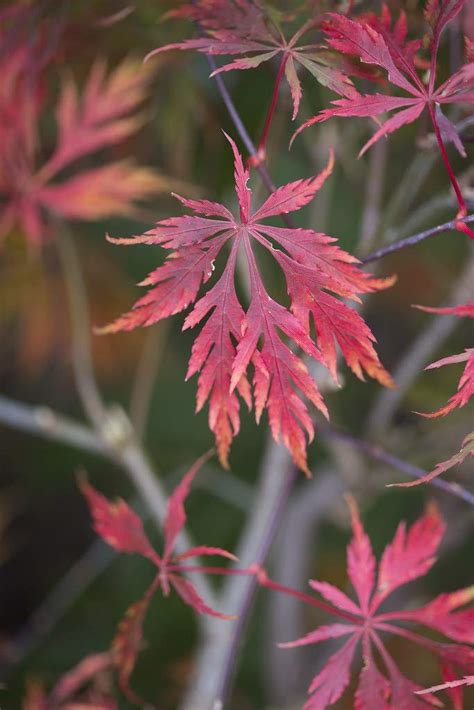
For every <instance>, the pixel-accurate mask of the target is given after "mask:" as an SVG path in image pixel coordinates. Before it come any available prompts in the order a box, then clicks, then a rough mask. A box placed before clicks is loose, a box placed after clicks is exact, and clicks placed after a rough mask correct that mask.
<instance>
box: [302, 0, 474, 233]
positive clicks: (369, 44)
mask: <svg viewBox="0 0 474 710" xmlns="http://www.w3.org/2000/svg"><path fill="white" fill-rule="evenodd" d="M464 4H465V0H441V2H438V0H436V1H435V2H433V1H432V0H428V1H427V3H426V9H425V17H426V19H427V21H428V23H429V24H430V27H431V41H430V53H431V61H430V67H429V78H428V79H427V80H426V81H425V80H424V79H422V78H421V77H420V75H419V74H418V71H417V67H416V64H415V56H416V51H417V49H418V46H419V44H417V43H413V42H412V43H408V44H405V36H406V32H405V29H404V27H403V25H401V31H400V27H399V28H398V29H397V28H395V30H394V31H393V32H390V31H388V28H387V21H386V20H385V21H384V20H383V19H382V20H380V21H379V22H378V23H377V22H374V21H373V19H372V20H370V21H367V20H366V19H364V18H363V17H362V18H359V19H358V20H351V19H349V18H347V17H344V16H343V15H339V14H335V13H331V14H329V15H328V19H327V21H326V22H325V23H323V26H322V28H323V31H324V32H325V34H326V36H327V42H328V44H329V46H330V47H331V48H333V49H335V50H337V51H338V52H341V53H342V54H344V55H349V56H352V57H357V58H358V59H360V61H361V62H363V63H365V64H369V65H375V66H376V67H380V68H381V69H383V70H384V71H385V72H386V73H387V77H388V81H389V82H390V83H391V84H392V85H393V86H395V87H396V88H397V89H402V90H403V91H404V92H405V93H406V94H408V96H406V95H405V96H389V95H387V94H384V93H376V94H358V93H356V94H353V95H352V96H349V97H347V96H346V97H344V98H342V99H337V100H336V101H333V102H332V103H333V107H332V108H328V109H325V110H324V111H322V112H321V113H319V114H317V115H316V116H313V118H310V119H309V120H308V121H306V122H305V123H304V124H303V125H302V126H301V127H300V128H299V129H298V130H297V131H296V132H295V134H294V136H293V139H294V138H295V136H296V135H297V134H298V133H299V132H300V131H302V130H303V129H304V128H307V127H308V126H311V125H313V124H314V123H318V122H321V121H326V120H328V119H329V118H333V117H335V116H341V117H349V116H361V117H363V116H366V117H371V118H375V117H377V116H379V115H381V114H382V113H386V112H391V111H396V110H398V112H397V113H396V114H395V115H394V116H392V117H391V118H389V119H388V120H386V121H385V122H384V123H382V125H381V126H380V128H379V129H378V130H377V131H376V132H375V133H374V135H373V136H372V138H371V139H370V140H369V141H368V142H367V143H366V144H365V146H364V147H363V148H362V150H361V152H360V154H361V155H362V154H363V153H364V152H365V151H366V150H367V149H368V148H370V146H372V145H373V144H374V143H376V142H377V141H378V140H379V139H380V138H381V137H382V136H386V135H388V134H389V133H393V132H394V131H396V130H398V129H399V128H401V127H402V126H404V125H406V124H408V123H412V122H413V121H415V120H416V119H418V118H419V117H420V115H421V114H422V113H423V111H424V110H425V109H427V110H428V112H429V115H430V117H431V120H432V123H433V127H434V131H435V134H436V138H437V140H438V144H439V147H440V150H441V154H442V157H443V160H444V162H445V165H446V168H447V170H448V174H449V177H450V180H451V183H452V185H453V188H454V191H455V193H456V197H457V200H458V203H459V212H458V215H457V216H458V218H462V217H465V216H466V214H467V208H466V204H465V201H464V198H463V195H462V193H461V190H460V188H459V185H458V183H457V181H456V178H455V176H454V173H453V170H452V167H451V164H450V162H449V158H448V155H447V153H446V148H445V142H453V143H454V145H455V146H456V148H457V149H458V150H459V151H460V152H461V154H463V155H465V152H464V149H463V146H462V143H461V140H460V138H459V135H458V133H457V131H456V128H455V126H454V125H453V124H452V123H451V121H450V120H449V119H448V118H447V117H446V116H445V115H444V114H443V112H442V106H449V105H450V104H453V103H461V104H473V103H474V62H470V63H467V64H464V65H463V66H462V67H461V68H460V69H459V70H458V71H456V72H455V73H454V74H453V75H452V76H450V77H449V79H447V80H446V81H445V82H443V83H442V84H441V85H440V86H439V87H438V88H435V84H436V69H437V56H438V49H439V44H440V38H441V34H442V32H443V30H444V28H445V27H446V25H447V24H448V23H449V22H451V21H452V20H453V19H454V18H455V17H456V16H457V15H458V14H459V13H460V12H461V10H462V8H463V6H464ZM293 139H292V140H293ZM457 228H458V229H459V230H461V231H464V232H466V233H467V234H469V235H470V236H471V237H474V232H472V231H471V230H470V229H469V228H468V227H467V225H465V224H464V223H463V222H461V221H458V223H457Z"/></svg>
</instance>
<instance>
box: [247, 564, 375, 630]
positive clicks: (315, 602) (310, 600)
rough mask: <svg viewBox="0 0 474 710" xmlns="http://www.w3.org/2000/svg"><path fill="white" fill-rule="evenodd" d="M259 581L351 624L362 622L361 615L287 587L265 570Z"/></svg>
mask: <svg viewBox="0 0 474 710" xmlns="http://www.w3.org/2000/svg"><path fill="white" fill-rule="evenodd" d="M257 581H258V583H259V585H260V586H261V587H266V588H267V589H273V590H274V591H275V592H281V593H282V594H287V595H289V596H291V597H295V599H299V600H300V601H302V602H304V603H305V604H310V605H311V606H314V607H316V608H317V609H322V610H323V611H326V612H327V613H328V614H333V615H335V616H338V617H339V618H340V619H344V620H345V621H349V622H350V623H351V624H361V623H362V618H361V617H358V616H353V615H352V614H348V613H347V612H345V611H341V609H337V608H336V607H335V606H332V604H327V603H326V602H322V601H320V600H319V599H316V597H313V596H311V595H310V594H305V593H304V592H300V591H299V590H298V589H293V588H292V587H287V586H286V585H284V584H279V583H278V582H274V581H273V580H272V579H270V578H269V577H267V575H266V573H265V572H264V571H263V570H262V572H261V573H260V574H257Z"/></svg>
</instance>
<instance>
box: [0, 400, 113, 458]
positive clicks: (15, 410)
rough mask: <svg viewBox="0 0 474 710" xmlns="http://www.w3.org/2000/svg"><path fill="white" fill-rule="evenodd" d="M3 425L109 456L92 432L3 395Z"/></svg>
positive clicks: (0, 415) (0, 416) (0, 418)
mask: <svg viewBox="0 0 474 710" xmlns="http://www.w3.org/2000/svg"><path fill="white" fill-rule="evenodd" d="M0 422H1V423H2V424H5V425H6V426H8V427H10V428H12V429H19V430H20V431H26V432H28V433H30V434H34V435H37V436H41V437H43V438H45V439H49V440H51V441H55V442H57V443H59V444H66V445H67V446H73V447H74V448H76V449H81V450H82V451H88V452H90V453H92V454H101V455H102V456H106V455H108V449H107V447H106V446H105V445H104V443H103V441H101V439H99V437H98V436H97V435H96V434H95V433H94V432H93V431H92V430H91V429H89V428H88V427H86V426H84V425H82V424H79V423H77V422H74V421H73V420H72V419H69V418H68V417H66V416H64V415H63V414H58V413H57V412H55V411H53V410H52V409H50V408H49V407H45V406H34V405H30V404H22V403H21V402H15V401H13V400H11V399H8V398H7V397H3V396H2V395H0Z"/></svg>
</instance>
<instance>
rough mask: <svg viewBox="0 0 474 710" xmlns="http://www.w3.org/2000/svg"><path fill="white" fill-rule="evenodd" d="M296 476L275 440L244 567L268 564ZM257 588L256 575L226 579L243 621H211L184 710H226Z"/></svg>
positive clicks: (242, 556) (230, 601)
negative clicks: (232, 623)
mask: <svg viewBox="0 0 474 710" xmlns="http://www.w3.org/2000/svg"><path fill="white" fill-rule="evenodd" d="M294 476H295V470H294V466H293V464H292V463H291V459H290V456H289V454H288V452H287V451H286V449H284V448H283V447H282V446H277V445H276V444H275V443H274V442H273V441H272V439H271V438H270V436H269V437H268V443H267V448H266V454H265V457H264V461H263V464H262V469H261V479H260V484H259V490H258V491H256V493H255V496H254V507H253V511H252V513H251V515H250V517H249V518H248V521H247V523H246V527H245V530H244V533H243V535H242V538H241V540H240V542H239V546H238V550H237V556H238V557H239V567H246V566H249V565H251V564H252V563H260V564H262V563H263V562H264V560H265V558H266V555H267V553H268V551H269V549H270V546H271V543H272V541H273V537H274V535H275V532H276V528H277V527H278V523H279V521H280V518H281V515H282V513H283V510H284V507H285V503H286V501H287V498H288V494H289V490H290V488H291V485H292V483H293V479H294ZM255 588H256V578H255V576H254V575H251V576H248V577H229V578H228V579H227V580H226V582H225V584H224V586H223V588H222V592H221V594H220V599H221V600H222V604H224V605H225V611H228V612H229V613H234V614H237V615H238V617H239V620H238V622H236V623H235V624H234V625H230V624H226V625H225V626H223V625H222V624H217V623H215V622H214V621H213V620H211V624H210V626H209V627H208V628H207V629H206V632H207V634H206V637H205V639H204V641H203V644H202V647H201V649H200V652H199V654H198V657H197V662H196V667H195V671H194V680H193V682H192V684H191V687H190V690H189V692H188V694H187V696H186V698H185V699H184V702H183V704H182V706H181V707H182V708H183V710H211V709H212V710H220V709H221V708H223V707H224V706H225V702H226V699H227V696H228V693H229V690H230V683H231V680H232V676H233V673H234V670H235V665H236V660H237V655H238V650H239V645H240V642H241V639H242V633H243V631H244V629H245V624H246V621H247V618H248V614H249V611H250V608H251V604H252V599H253V595H254V592H255Z"/></svg>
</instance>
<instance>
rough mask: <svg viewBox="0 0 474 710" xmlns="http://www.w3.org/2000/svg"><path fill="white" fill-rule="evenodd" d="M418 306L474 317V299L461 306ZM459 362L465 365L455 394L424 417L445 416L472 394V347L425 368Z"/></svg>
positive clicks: (435, 311)
mask: <svg viewBox="0 0 474 710" xmlns="http://www.w3.org/2000/svg"><path fill="white" fill-rule="evenodd" d="M418 308H420V309H421V310H423V311H427V312H428V313H442V314H444V315H456V316H459V317H460V318H463V317H465V318H474V301H471V302H470V303H466V304H464V305H461V306H454V307H453V308H427V307H423V306H418ZM459 362H465V363H466V366H465V368H464V371H463V373H462V375H461V379H460V380H459V385H458V389H457V392H456V394H453V396H452V397H451V398H450V399H449V401H448V402H447V404H445V405H444V407H440V408H439V409H437V410H436V411H435V412H431V413H430V414H423V416H424V417H440V416H445V415H446V414H449V413H450V412H452V411H453V409H455V408H456V407H464V406H465V405H466V404H467V403H468V402H469V400H470V399H471V397H473V396H474V348H466V350H465V351H464V352H463V353H459V354H458V355H450V356H449V357H445V358H442V359H441V360H437V361H436V362H432V363H431V365H428V367H426V368H425V369H426V370H432V369H433V368H437V367H442V366H443V365H452V364H456V363H459Z"/></svg>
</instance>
